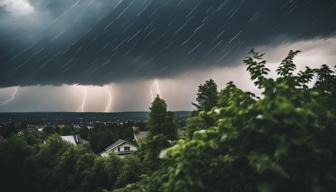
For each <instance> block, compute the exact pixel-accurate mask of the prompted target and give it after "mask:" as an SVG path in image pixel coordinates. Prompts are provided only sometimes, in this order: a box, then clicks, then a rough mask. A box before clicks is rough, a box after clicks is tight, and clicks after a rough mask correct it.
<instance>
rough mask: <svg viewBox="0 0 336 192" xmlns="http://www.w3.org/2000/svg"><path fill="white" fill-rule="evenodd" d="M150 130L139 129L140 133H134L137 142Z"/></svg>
mask: <svg viewBox="0 0 336 192" xmlns="http://www.w3.org/2000/svg"><path fill="white" fill-rule="evenodd" d="M148 133H149V131H139V132H138V133H134V139H135V141H136V142H139V141H140V140H142V139H143V138H145V137H147V135H148Z"/></svg>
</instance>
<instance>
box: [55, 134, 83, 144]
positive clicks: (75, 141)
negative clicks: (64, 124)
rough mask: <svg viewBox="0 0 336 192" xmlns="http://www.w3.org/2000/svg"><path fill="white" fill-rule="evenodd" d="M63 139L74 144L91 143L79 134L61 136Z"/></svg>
mask: <svg viewBox="0 0 336 192" xmlns="http://www.w3.org/2000/svg"><path fill="white" fill-rule="evenodd" d="M61 139H62V140H63V141H66V142H68V143H71V144H73V145H79V144H88V143H89V142H88V141H87V140H85V139H82V138H81V137H80V136H79V135H65V136H61Z"/></svg>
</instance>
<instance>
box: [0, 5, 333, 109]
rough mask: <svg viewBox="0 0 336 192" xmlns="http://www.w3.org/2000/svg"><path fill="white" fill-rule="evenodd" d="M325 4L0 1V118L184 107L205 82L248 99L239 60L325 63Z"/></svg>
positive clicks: (329, 21)
mask: <svg viewBox="0 0 336 192" xmlns="http://www.w3.org/2000/svg"><path fill="white" fill-rule="evenodd" d="M334 20H336V1H334V0H278V1H269V0H254V1H251V0H212V1H209V0H57V1H55V0H0V37H1V38H0V87H2V88H0V111H103V112H104V111H106V112H110V111H139V110H147V109H148V105H149V104H150V102H151V100H152V95H153V94H154V95H155V94H157V93H159V94H160V95H161V96H162V97H163V98H165V99H166V100H167V102H168V104H169V107H170V109H172V110H191V109H192V106H191V102H192V101H193V100H194V99H195V93H196V90H197V86H198V85H199V84H200V83H203V82H204V81H205V80H207V79H209V78H213V79H215V80H216V81H217V83H218V85H219V87H221V88H222V87H224V86H225V83H227V82H228V81H234V82H235V83H236V84H238V85H239V86H240V87H241V88H243V89H245V90H251V91H254V92H258V90H256V89H255V88H254V87H253V85H252V83H251V82H250V81H249V76H248V74H247V73H246V72H245V67H244V66H243V65H242V62H241V61H242V59H243V58H244V57H245V56H246V53H247V51H248V50H249V49H251V48H257V49H258V50H260V51H264V52H266V54H267V55H266V57H267V59H268V61H269V66H270V67H271V68H275V67H276V65H277V64H278V63H279V62H280V61H281V59H282V58H283V57H285V56H286V54H287V52H288V51H289V50H290V49H300V50H302V51H303V53H301V54H300V55H299V56H298V57H297V58H296V62H297V63H298V64H299V68H303V67H304V66H305V65H309V66H319V65H321V64H324V63H326V64H329V65H330V66H333V65H335V63H334V62H335V57H336V33H335V32H336V25H334V24H333V21H334Z"/></svg>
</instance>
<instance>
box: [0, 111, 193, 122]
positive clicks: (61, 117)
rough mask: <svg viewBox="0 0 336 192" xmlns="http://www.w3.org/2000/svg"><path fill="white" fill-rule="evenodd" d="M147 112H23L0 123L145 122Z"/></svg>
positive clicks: (0, 115) (1, 116)
mask: <svg viewBox="0 0 336 192" xmlns="http://www.w3.org/2000/svg"><path fill="white" fill-rule="evenodd" d="M190 113H191V112H190V111H176V112H175V117H176V118H177V119H185V118H187V117H188V116H189V115H190ZM147 117H148V112H145V111H140V112H115V113H95V112H92V113H91V112H90V113H76V112H31V113H28V112H24V113H0V121H1V122H4V121H12V122H26V123H46V122H80V121H109V120H121V121H126V120H133V121H146V120H147Z"/></svg>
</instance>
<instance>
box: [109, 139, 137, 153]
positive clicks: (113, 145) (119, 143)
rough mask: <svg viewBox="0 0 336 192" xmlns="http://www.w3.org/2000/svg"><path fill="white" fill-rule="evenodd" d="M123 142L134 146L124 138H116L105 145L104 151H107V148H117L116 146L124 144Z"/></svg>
mask: <svg viewBox="0 0 336 192" xmlns="http://www.w3.org/2000/svg"><path fill="white" fill-rule="evenodd" d="M124 143H127V144H129V145H132V146H134V147H135V145H133V144H132V143H131V142H128V141H125V140H123V139H118V140H117V141H116V142H114V143H113V144H112V145H110V146H108V147H106V148H105V150H104V151H109V150H111V149H115V148H117V147H118V146H120V145H122V144H124Z"/></svg>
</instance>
